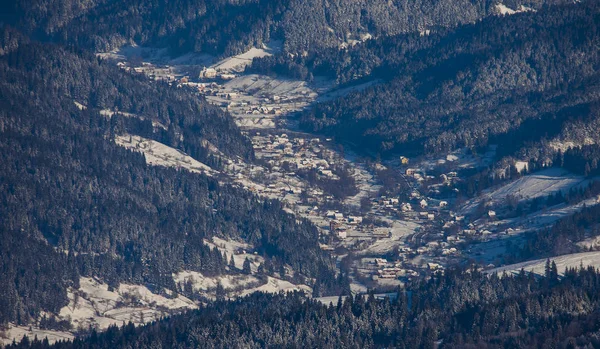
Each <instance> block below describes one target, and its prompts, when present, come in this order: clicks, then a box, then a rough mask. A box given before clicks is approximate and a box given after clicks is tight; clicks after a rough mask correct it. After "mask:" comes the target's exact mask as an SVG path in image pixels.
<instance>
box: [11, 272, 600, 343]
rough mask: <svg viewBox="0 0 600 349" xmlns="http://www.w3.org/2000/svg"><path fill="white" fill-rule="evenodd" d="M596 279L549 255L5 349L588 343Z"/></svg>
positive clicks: (595, 339)
mask: <svg viewBox="0 0 600 349" xmlns="http://www.w3.org/2000/svg"><path fill="white" fill-rule="evenodd" d="M561 272H562V271H561ZM599 287H600V275H599V274H598V272H597V271H596V270H594V269H593V268H590V269H580V270H569V271H567V273H566V275H565V276H564V277H563V278H560V279H559V278H558V270H556V265H555V264H553V263H551V262H548V266H547V273H546V275H545V276H544V277H542V278H539V279H536V278H534V277H533V276H532V275H527V274H525V272H522V273H521V274H519V275H517V276H506V275H505V276H502V277H499V276H498V275H491V276H487V275H482V274H480V273H479V272H476V271H471V270H470V271H463V272H457V271H448V272H447V273H446V275H443V276H441V275H436V276H434V277H432V278H431V279H429V280H427V281H425V282H423V283H421V284H420V285H416V286H415V287H414V288H413V289H411V290H410V292H400V293H399V294H398V296H397V297H396V295H395V294H392V295H391V296H393V299H392V300H390V299H382V300H378V299H375V298H374V297H373V296H369V297H368V298H367V299H364V298H363V296H362V295H361V296H356V297H349V298H348V299H346V300H344V301H343V303H339V304H338V305H336V306H334V305H330V306H326V305H323V304H321V303H319V302H317V301H314V300H309V299H306V298H304V297H303V296H302V295H300V294H293V295H288V296H284V295H264V294H254V295H252V296H249V297H247V298H245V299H243V300H239V301H236V302H218V303H216V304H211V305H209V306H207V307H205V308H202V309H200V310H198V311H193V312H190V313H187V314H184V315H179V316H174V317H172V318H169V319H164V320H161V321H158V322H155V323H152V324H150V325H147V326H145V327H138V328H136V327H134V326H133V325H124V326H123V327H121V328H117V327H112V328H110V329H109V330H108V331H106V332H105V333H102V334H96V333H92V335H91V336H90V337H89V338H82V339H75V341H73V342H59V343H56V344H55V345H53V346H49V345H48V344H47V343H42V342H40V341H34V342H31V340H27V339H24V340H23V341H22V342H21V343H20V344H13V345H12V346H9V347H8V348H10V349H16V348H49V347H51V348H57V349H58V348H69V349H70V348H89V347H92V348H131V347H144V348H150V347H152V348H174V347H177V348H197V347H209V348H214V347H219V348H240V347H249V348H262V347H293V348H549V347H552V348H575V347H580V348H593V347H597V346H598V345H600V337H599V335H600V332H599V331H600V322H599V320H600V319H599V317H598V313H597V311H595V309H597V307H598V305H599V304H598V302H599V297H598V289H599Z"/></svg>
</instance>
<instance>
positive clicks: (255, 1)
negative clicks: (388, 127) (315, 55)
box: [0, 0, 563, 55]
mask: <svg viewBox="0 0 600 349" xmlns="http://www.w3.org/2000/svg"><path fill="white" fill-rule="evenodd" d="M561 2H563V1H561V0H548V1H535V0H509V1H506V5H508V6H509V7H511V8H514V9H517V8H519V7H520V6H521V5H524V6H527V7H529V8H533V9H539V8H541V7H542V6H543V5H544V4H556V3H561ZM497 4H498V1H497V0H477V1H468V0H460V1H457V0H443V1H437V0H436V1H433V0H418V1H408V2H406V1H404V2H402V1H379V0H359V1H355V0H334V1H322V0H244V1H230V0H176V1H165V0H150V1H148V0H144V1H139V0H125V1H123V0H91V1H80V0H16V1H10V2H4V3H3V5H2V7H1V8H0V12H1V13H3V14H4V16H3V20H4V21H5V22H7V23H10V24H13V25H15V26H17V27H18V28H20V29H22V30H24V31H26V32H27V33H31V34H34V35H36V37H38V38H44V39H50V40H56V41H60V42H64V43H71V44H73V43H75V44H77V45H78V46H80V47H84V48H87V49H91V50H94V51H106V50H111V49H115V48H118V47H120V46H122V45H124V44H128V43H132V42H136V43H138V44H140V45H148V46H154V47H167V46H168V47H170V48H171V49H173V51H174V53H185V52H203V53H210V54H217V55H231V54H236V53H240V52H241V51H243V50H244V49H247V48H248V47H249V46H252V45H254V46H258V45H261V44H263V43H268V42H269V41H270V40H271V39H278V40H283V42H284V48H285V50H286V51H287V52H292V53H303V52H304V51H308V52H312V51H318V50H320V49H322V48H327V47H338V45H340V43H342V42H348V41H351V40H360V39H361V38H363V37H364V36H365V35H370V36H373V37H382V36H389V35H396V34H400V33H406V32H418V31H421V30H425V29H431V28H437V27H440V28H449V27H456V26H458V25H461V24H465V23H474V22H476V21H478V20H479V19H481V18H484V17H486V16H489V15H491V14H495V13H497V12H498V11H497V9H496V5H497ZM124 19H125V20H124Z"/></svg>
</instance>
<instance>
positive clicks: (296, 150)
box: [253, 133, 337, 179]
mask: <svg viewBox="0 0 600 349" xmlns="http://www.w3.org/2000/svg"><path fill="white" fill-rule="evenodd" d="M253 146H254V150H255V152H256V154H257V156H258V157H260V158H262V159H264V160H265V161H266V163H267V164H269V166H270V167H271V170H272V171H282V170H283V171H285V172H294V171H297V170H300V169H315V170H316V171H317V173H318V174H319V175H320V176H324V177H328V178H331V179H337V176H336V175H335V174H334V173H333V171H332V169H331V163H332V162H333V161H335V160H334V157H333V155H332V154H331V152H330V151H329V150H327V149H326V148H325V146H323V144H321V141H320V140H319V139H318V138H313V139H304V138H293V139H291V138H289V137H288V136H287V134H285V133H284V134H281V135H265V136H261V135H260V134H257V135H256V136H255V137H253Z"/></svg>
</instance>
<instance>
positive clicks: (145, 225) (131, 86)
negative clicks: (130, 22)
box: [0, 33, 337, 324]
mask: <svg viewBox="0 0 600 349" xmlns="http://www.w3.org/2000/svg"><path fill="white" fill-rule="evenodd" d="M13 34H14V33H13ZM9 36H10V35H9V34H8V33H5V35H4V36H3V37H5V38H6V37H9ZM0 101H1V102H0V139H1V141H0V162H1V163H2V164H3V166H1V167H0V178H2V180H1V181H0V183H1V184H0V188H1V189H0V193H1V195H0V215H1V216H2V217H4V218H5V219H3V220H2V222H1V223H0V233H1V236H2V238H1V239H0V251H1V253H0V284H2V285H3V287H2V291H1V293H0V294H1V296H0V300H1V302H0V322H2V323H5V322H7V321H11V322H16V323H19V324H27V323H29V321H31V320H37V319H38V317H39V315H40V312H42V311H45V312H47V313H49V314H53V313H54V314H56V313H57V312H58V311H59V310H60V309H61V308H62V307H63V306H65V305H66V304H67V288H68V287H70V286H71V287H74V288H77V287H78V284H79V278H80V276H88V277H92V276H93V277H97V278H99V279H101V280H103V281H104V282H105V283H107V284H108V285H110V287H117V286H118V285H119V283H120V282H125V281H126V282H128V283H130V284H138V285H139V284H144V285H155V286H157V287H158V289H161V288H167V289H170V290H172V291H182V292H184V290H182V289H181V285H177V284H176V283H175V281H174V278H173V274H176V273H178V272H181V271H186V270H187V271H195V272H201V273H205V274H206V275H221V274H227V273H232V274H239V273H242V270H241V269H239V268H241V267H242V265H241V264H239V265H237V266H235V265H231V264H230V262H229V259H230V257H232V255H233V251H228V252H227V253H228V254H224V253H222V252H221V251H220V250H219V249H218V248H217V247H216V246H210V245H208V244H207V243H206V241H211V240H212V239H213V238H214V237H221V238H223V239H231V240H239V241H244V242H246V243H248V245H249V246H250V247H249V248H251V249H252V250H253V251H254V252H256V257H257V258H259V257H260V261H261V263H262V264H264V266H263V267H264V274H263V275H262V276H261V277H265V278H266V275H273V273H274V271H275V270H277V274H278V275H279V276H280V277H281V278H283V277H284V270H285V268H288V270H289V269H290V268H291V270H293V271H294V273H295V274H293V275H294V276H295V278H296V280H297V282H299V283H303V282H306V283H310V284H314V283H315V282H316V283H323V289H324V290H327V289H331V287H334V285H335V278H334V277H333V275H334V271H333V268H334V265H333V262H332V261H331V260H330V259H329V257H327V256H326V255H325V254H324V253H323V252H322V251H321V250H320V249H319V245H318V242H317V230H316V228H315V227H314V226H313V225H311V224H310V223H308V222H306V221H303V220H298V219H297V218H296V217H294V216H292V215H290V214H288V213H285V212H284V211H283V210H282V204H281V203H280V202H278V201H271V200H264V199H260V198H258V197H256V196H254V195H253V194H251V193H250V192H248V191H245V190H242V189H240V188H236V187H232V186H230V185H227V184H222V183H220V182H219V181H218V180H217V179H214V178H210V177H208V176H206V175H203V174H198V173H191V172H189V171H186V170H177V169H170V168H163V167H153V166H148V163H147V160H146V159H145V157H144V155H142V154H141V153H139V152H136V151H132V150H127V149H125V148H122V147H121V146H119V145H118V144H116V143H115V140H117V139H119V136H121V135H123V134H125V133H130V134H134V135H136V136H143V137H145V138H148V139H153V140H155V141H160V142H164V143H167V144H169V145H171V146H173V147H175V148H179V149H182V150H185V151H186V152H187V153H188V154H191V156H192V157H193V158H194V159H195V160H201V161H206V162H208V163H210V160H211V159H214V158H218V157H220V156H223V155H222V153H224V154H226V155H228V156H231V157H239V158H243V159H251V158H252V156H253V152H252V149H251V148H250V147H249V146H248V144H249V142H248V140H247V139H246V138H245V137H244V136H243V135H241V133H240V132H239V130H238V129H237V127H236V126H235V124H233V121H232V119H231V117H230V116H229V115H228V114H226V113H224V112H222V111H220V110H219V109H216V108H215V107H212V106H210V105H207V104H206V103H205V102H204V101H203V100H202V99H199V98H198V97H197V96H194V95H192V94H190V93H189V92H186V90H182V89H176V88H174V87H169V86H167V85H164V86H161V85H156V84H151V83H150V82H148V81H147V80H145V79H144V78H141V77H138V76H131V75H128V74H125V73H123V72H122V71H120V70H119V69H118V68H117V67H114V66H111V65H107V64H105V63H102V62H99V61H98V60H97V59H96V58H95V57H93V56H90V55H88V54H85V53H78V52H77V51H74V50H65V49H63V48H60V47H57V46H54V45H51V44H39V43H29V42H27V40H25V39H22V40H21V41H20V42H18V44H17V45H13V46H12V49H11V50H9V52H6V53H5V54H3V55H2V56H0ZM116 108H118V110H120V111H123V112H122V113H123V114H126V115H119V114H118V113H117V114H114V115H112V114H110V113H106V112H102V111H105V110H107V109H110V110H112V109H116ZM125 111H127V112H125ZM109 115H112V116H110V117H109ZM163 127H164V128H166V129H167V131H166V132H163V131H164V128H163ZM206 140H208V141H210V143H212V144H214V145H215V146H216V147H218V149H219V150H220V151H221V152H222V153H219V154H217V155H215V153H214V152H212V151H211V150H210V149H208V148H206V147H204V145H203V143H204V141H206ZM217 162H218V161H216V160H215V163H217ZM282 270H283V271H282ZM305 278H308V279H305ZM315 279H316V281H315ZM331 291H332V292H337V291H336V290H334V289H331ZM211 292H214V290H211ZM191 294H192V293H190V295H191Z"/></svg>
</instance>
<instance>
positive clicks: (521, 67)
mask: <svg viewBox="0 0 600 349" xmlns="http://www.w3.org/2000/svg"><path fill="white" fill-rule="evenodd" d="M599 24H600V5H599V4H598V2H596V1H586V2H583V3H578V4H571V5H564V6H554V7H548V8H544V9H541V10H540V11H537V12H527V13H520V14H515V15H512V16H505V17H493V18H488V19H485V20H483V21H481V22H479V23H477V24H474V25H465V26H462V27H460V28H458V29H457V30H455V31H452V32H450V33H445V34H443V35H442V34H439V35H438V34H433V35H431V36H430V37H425V38H420V37H417V36H399V37H397V38H388V39H384V40H380V41H376V42H373V43H370V44H369V45H364V47H362V46H361V47H359V48H357V49H356V51H352V50H351V52H350V53H348V55H349V57H352V58H355V59H352V60H351V62H353V63H351V64H350V65H349V66H346V67H343V68H341V70H340V72H342V73H344V72H349V73H350V75H357V76H361V75H362V74H363V73H362V72H361V69H366V72H369V71H370V74H371V75H370V77H372V78H384V79H386V80H387V82H386V83H384V84H380V85H377V86H375V87H372V88H368V89H366V90H365V91H362V92H357V93H353V94H351V95H349V96H347V97H344V98H341V99H338V100H335V101H332V102H329V103H323V104H319V105H317V106H316V107H315V108H313V109H311V110H310V111H307V112H305V113H304V114H303V115H302V126H303V127H304V128H305V129H306V130H308V131H312V132H320V133H324V134H326V135H329V136H334V137H336V139H337V140H338V141H346V142H348V143H350V144H354V145H355V146H357V148H363V149H368V150H371V151H373V152H379V153H382V154H385V153H389V152H404V153H408V154H410V153H413V154H414V153H422V152H439V151H445V150H449V149H454V148H456V147H462V146H467V147H480V146H484V145H486V144H488V143H489V142H491V141H492V140H493V141H495V142H496V143H497V144H500V147H506V146H508V147H513V151H517V150H519V148H516V149H514V148H515V145H519V144H520V145H521V146H524V145H526V144H527V143H532V142H539V141H541V140H542V139H544V138H546V139H548V137H552V136H556V135H558V134H560V133H561V131H562V127H561V126H562V125H563V124H565V123H567V122H568V121H573V120H579V121H582V122H583V123H592V122H593V121H594V120H595V118H596V117H597V110H598V109H597V103H598V97H599V93H598V81H599V75H598V68H599V64H600V56H599V55H598V44H599V41H600V36H599V35H598V33H599V30H598V29H599ZM440 35H441V36H440ZM394 40H398V42H397V43H396V44H394ZM341 56H342V57H343V55H341ZM348 59H349V58H348ZM336 62H341V59H338V60H337V61H336V60H333V61H330V63H328V64H333V65H334V66H335V65H336V64H337V63H336ZM353 64H354V65H353ZM353 71H354V73H352V72H353ZM344 74H346V73H344ZM344 79H346V78H343V77H342V80H344ZM515 134H516V135H520V137H519V138H518V139H516V138H515V137H513V136H514V135H515Z"/></svg>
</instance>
